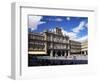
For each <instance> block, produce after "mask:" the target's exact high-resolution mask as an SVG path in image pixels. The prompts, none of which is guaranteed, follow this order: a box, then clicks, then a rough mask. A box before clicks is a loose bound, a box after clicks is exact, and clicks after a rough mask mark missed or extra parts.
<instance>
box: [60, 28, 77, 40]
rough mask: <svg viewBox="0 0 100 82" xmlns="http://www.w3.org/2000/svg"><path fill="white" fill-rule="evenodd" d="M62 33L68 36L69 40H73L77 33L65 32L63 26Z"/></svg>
mask: <svg viewBox="0 0 100 82" xmlns="http://www.w3.org/2000/svg"><path fill="white" fill-rule="evenodd" d="M62 33H63V35H67V36H69V37H70V39H71V40H74V39H76V38H77V34H76V33H74V32H67V31H65V30H64V29H63V28H62Z"/></svg>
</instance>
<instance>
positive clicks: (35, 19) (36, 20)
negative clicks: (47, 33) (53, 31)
mask: <svg viewBox="0 0 100 82" xmlns="http://www.w3.org/2000/svg"><path fill="white" fill-rule="evenodd" d="M41 19H42V16H29V28H31V30H36V29H37V26H38V25H39V24H43V23H45V22H41V21H40V20H41Z"/></svg>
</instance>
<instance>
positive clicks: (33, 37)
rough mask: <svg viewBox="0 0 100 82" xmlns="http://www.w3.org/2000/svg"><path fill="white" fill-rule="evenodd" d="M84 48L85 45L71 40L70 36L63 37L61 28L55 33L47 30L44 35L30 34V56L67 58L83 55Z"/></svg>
mask: <svg viewBox="0 0 100 82" xmlns="http://www.w3.org/2000/svg"><path fill="white" fill-rule="evenodd" d="M86 45H87V44H86ZM82 46H83V43H80V42H77V41H73V40H70V37H69V36H66V35H63V33H62V30H61V29H60V28H56V29H55V30H54V31H48V30H45V31H44V32H42V33H28V54H32V55H47V56H50V57H57V56H65V57H67V56H69V55H72V54H81V53H83V51H84V49H83V47H82ZM86 51H87V49H86ZM83 54H84V53H83Z"/></svg>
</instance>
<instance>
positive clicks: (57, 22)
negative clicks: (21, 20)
mask: <svg viewBox="0 0 100 82" xmlns="http://www.w3.org/2000/svg"><path fill="white" fill-rule="evenodd" d="M28 21H29V22H28V31H32V32H43V31H44V30H46V29H48V30H53V29H55V28H56V27H59V28H61V29H62V32H63V34H64V35H68V36H69V37H70V39H72V40H77V41H82V40H85V39H87V36H88V18H87V17H71V16H34V15H31V16H28Z"/></svg>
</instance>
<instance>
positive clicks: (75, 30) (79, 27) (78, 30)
mask: <svg viewBox="0 0 100 82" xmlns="http://www.w3.org/2000/svg"><path fill="white" fill-rule="evenodd" d="M85 25H86V22H85V21H81V22H80V24H79V25H78V26H77V27H75V28H74V29H72V31H73V32H76V33H79V32H80V30H83V29H84V27H85Z"/></svg>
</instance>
